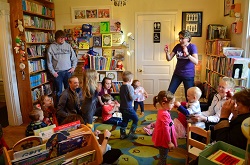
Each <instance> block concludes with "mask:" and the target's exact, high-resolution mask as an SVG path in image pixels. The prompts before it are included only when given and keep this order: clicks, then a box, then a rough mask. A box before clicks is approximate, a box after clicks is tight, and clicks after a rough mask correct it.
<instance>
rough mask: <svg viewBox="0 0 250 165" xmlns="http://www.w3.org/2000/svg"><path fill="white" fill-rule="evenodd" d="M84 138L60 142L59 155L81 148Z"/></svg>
mask: <svg viewBox="0 0 250 165" xmlns="http://www.w3.org/2000/svg"><path fill="white" fill-rule="evenodd" d="M83 140H84V137H83V136H78V137H74V138H70V139H67V140H63V141H60V142H59V143H58V155H63V154H66V153H68V152H71V151H74V150H75V149H78V148H81V147H82V143H83Z"/></svg>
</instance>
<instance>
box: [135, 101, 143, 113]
mask: <svg viewBox="0 0 250 165" xmlns="http://www.w3.org/2000/svg"><path fill="white" fill-rule="evenodd" d="M138 105H140V108H141V112H144V102H143V101H134V110H135V112H136V111H137V109H138Z"/></svg>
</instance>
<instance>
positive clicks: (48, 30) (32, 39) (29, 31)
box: [8, 0, 55, 123]
mask: <svg viewBox="0 0 250 165" xmlns="http://www.w3.org/2000/svg"><path fill="white" fill-rule="evenodd" d="M8 2H9V3H10V13H11V15H10V26H11V36H12V46H13V49H14V48H15V47H16V46H17V40H16V38H17V36H18V37H19V39H21V41H22V42H23V45H22V46H23V48H24V49H23V51H24V53H23V54H21V53H20V51H19V52H15V51H14V60H15V70H16V77H17V84H18V93H19V98H20V99H19V100H20V107H21V113H22V119H23V122H24V123H28V122H29V121H30V119H29V112H30V111H31V110H32V109H33V103H34V101H35V100H33V98H34V94H35V93H34V92H33V90H35V89H36V88H38V89H39V90H42V89H44V88H41V86H43V85H44V84H48V83H49V82H48V81H50V80H51V78H50V76H49V72H48V70H47V69H46V68H41V66H30V65H29V64H30V63H32V62H34V61H35V62H37V61H39V60H41V59H43V60H44V62H46V49H44V51H43V52H42V53H41V52H39V53H38V55H37V56H31V55H30V54H28V53H29V52H28V48H29V47H32V46H33V47H39V45H46V46H48V45H49V44H50V42H51V41H52V38H53V34H54V32H55V16H54V15H55V14H54V12H55V9H54V3H53V2H52V1H49V0H8ZM17 20H20V21H21V22H22V25H23V32H21V30H20V29H19V28H17V23H16V21H17ZM20 49H22V48H21V47H20ZM20 49H19V50H20ZM35 51H36V52H38V49H36V50H35ZM21 63H22V65H23V64H24V65H23V66H25V68H24V69H23V70H22V69H21V68H20V64H21ZM33 64H34V63H33ZM44 65H46V64H44ZM30 67H36V69H35V71H34V72H33V71H31V70H32V69H31V68H30ZM39 74H40V75H41V76H40V75H39ZM36 75H38V76H37V78H38V80H34V79H32V78H31V77H32V76H36ZM45 75H46V78H45V79H43V80H44V81H43V80H42V76H45ZM40 77H41V78H40ZM39 78H40V79H39ZM43 78H44V77H43ZM33 81H37V82H36V84H33V83H34V82H33ZM32 84H33V85H32ZM49 84H51V85H52V83H49ZM47 87H48V86H47ZM50 88H51V89H52V86H50ZM50 91H51V90H50ZM42 92H44V91H42ZM44 94H49V93H44Z"/></svg>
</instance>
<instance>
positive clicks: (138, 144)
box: [95, 111, 186, 165]
mask: <svg viewBox="0 0 250 165" xmlns="http://www.w3.org/2000/svg"><path fill="white" fill-rule="evenodd" d="M156 115H157V111H145V114H144V116H140V115H138V117H139V122H138V128H137V130H136V134H137V135H138V139H136V140H131V139H125V140H120V131H119V129H120V127H118V126H115V125H109V124H102V123H100V122H101V121H100V120H98V121H97V122H96V123H95V129H98V130H100V131H103V130H105V129H108V130H109V131H111V133H112V135H111V137H110V140H109V144H110V145H111V147H112V148H119V149H120V150H121V151H122V153H123V155H122V156H121V157H120V159H119V165H156V164H157V162H158V158H159V151H158V149H157V148H155V147H154V144H153V142H152V136H148V135H147V134H146V133H145V132H144V130H143V129H142V128H143V127H145V126H146V125H148V124H150V123H151V122H153V121H155V120H156ZM171 117H172V119H174V118H177V117H178V113H177V112H175V111H171ZM130 126H131V123H129V125H128V129H127V133H128V132H129V127H130ZM185 154H186V139H178V147H177V148H175V149H174V150H173V151H170V152H169V154H168V159H167V164H172V165H183V164H185Z"/></svg>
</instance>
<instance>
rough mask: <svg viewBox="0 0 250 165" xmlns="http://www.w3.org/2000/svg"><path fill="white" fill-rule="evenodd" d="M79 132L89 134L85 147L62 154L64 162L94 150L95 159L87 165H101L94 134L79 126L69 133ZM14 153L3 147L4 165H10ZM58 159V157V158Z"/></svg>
mask: <svg viewBox="0 0 250 165" xmlns="http://www.w3.org/2000/svg"><path fill="white" fill-rule="evenodd" d="M79 131H84V132H89V138H87V139H86V142H87V145H86V146H83V147H82V148H80V149H76V150H74V151H72V152H68V153H66V154H64V155H63V156H65V160H68V159H71V158H73V157H75V156H77V155H81V154H83V153H86V152H88V151H92V150H95V158H94V160H93V161H92V162H89V163H88V164H89V165H97V164H101V163H102V157H103V156H102V155H103V154H102V151H101V149H100V146H99V142H98V141H97V139H96V137H95V135H94V133H93V132H92V130H91V129H90V128H88V127H87V126H86V125H83V124H82V125H81V128H79V129H78V130H75V131H71V132H70V135H72V134H74V132H79ZM13 154H14V151H13V150H12V149H11V150H8V151H7V150H6V148H5V147H4V149H3V155H4V160H5V164H6V165H11V164H12V163H11V160H13V159H14V157H13ZM59 157H60V156H59ZM55 159H57V157H55V158H52V159H49V160H47V161H45V162H42V163H40V165H41V164H48V162H49V161H52V160H55Z"/></svg>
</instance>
